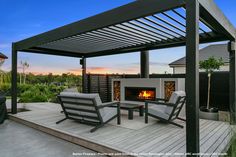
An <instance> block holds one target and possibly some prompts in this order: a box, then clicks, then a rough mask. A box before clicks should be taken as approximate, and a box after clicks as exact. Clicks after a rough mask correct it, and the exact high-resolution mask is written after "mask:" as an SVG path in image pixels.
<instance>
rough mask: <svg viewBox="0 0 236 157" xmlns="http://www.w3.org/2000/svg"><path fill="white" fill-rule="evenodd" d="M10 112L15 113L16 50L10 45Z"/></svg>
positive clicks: (13, 45)
mask: <svg viewBox="0 0 236 157" xmlns="http://www.w3.org/2000/svg"><path fill="white" fill-rule="evenodd" d="M11 112H12V114H16V113H17V50H16V48H15V44H14V43H12V71H11Z"/></svg>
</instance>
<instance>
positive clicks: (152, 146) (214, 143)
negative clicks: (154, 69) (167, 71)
mask: <svg viewBox="0 0 236 157" xmlns="http://www.w3.org/2000/svg"><path fill="white" fill-rule="evenodd" d="M23 106H24V105H23ZM25 108H26V109H29V110H31V111H27V112H20V113H18V114H16V115H11V116H10V119H12V120H15V121H17V122H20V123H23V124H25V125H28V126H30V127H33V128H35V129H38V130H41V131H43V132H46V133H48V134H51V135H53V136H57V137H59V138H62V139H65V140H68V141H70V142H72V143H76V144H79V145H82V146H85V147H87V148H90V149H92V150H95V151H97V152H102V153H104V152H107V153H131V154H130V155H131V156H168V155H169V156H173V155H177V154H179V153H180V154H182V155H183V153H185V152H186V148H185V147H186V140H185V136H186V132H185V129H181V128H178V127H176V126H173V125H167V124H163V123H160V122H158V121H157V120H154V119H150V123H149V124H144V117H139V116H138V114H137V115H134V120H128V117H127V114H126V112H125V111H124V112H122V113H123V114H122V119H121V120H122V121H121V123H122V124H121V126H117V125H116V120H114V121H112V122H110V123H109V124H108V125H106V126H105V127H103V128H101V129H99V130H97V131H96V132H94V133H90V132H89V130H90V129H91V128H92V127H93V126H88V125H83V124H80V123H78V122H75V121H72V120H66V121H64V122H62V123H60V124H55V122H56V121H58V120H60V119H62V118H64V115H63V114H61V113H60V111H61V108H60V105H58V104H52V103H31V104H26V105H25ZM177 122H178V123H182V124H184V123H183V122H181V121H177ZM232 136H233V131H232V128H231V126H230V125H229V124H228V123H225V122H219V121H209V120H200V146H201V147H200V151H201V153H224V152H225V151H226V149H227V148H228V146H229V143H230V141H231V139H232ZM166 153H169V154H166ZM122 156H124V155H122ZM209 156H211V155H209Z"/></svg>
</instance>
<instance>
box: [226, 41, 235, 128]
mask: <svg viewBox="0 0 236 157" xmlns="http://www.w3.org/2000/svg"><path fill="white" fill-rule="evenodd" d="M228 51H229V58H230V68H229V70H230V72H229V88H230V89H229V90H230V91H229V97H230V101H229V102H230V122H231V124H233V125H235V124H236V112H235V110H236V103H235V99H236V92H235V91H236V80H235V78H236V77H235V75H236V72H235V70H236V67H235V66H236V61H235V59H236V58H235V51H236V43H235V41H231V42H229V43H228Z"/></svg>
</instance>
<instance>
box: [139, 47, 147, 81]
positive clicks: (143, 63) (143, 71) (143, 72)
mask: <svg viewBox="0 0 236 157" xmlns="http://www.w3.org/2000/svg"><path fill="white" fill-rule="evenodd" d="M140 77H141V78H149V51H141V52H140Z"/></svg>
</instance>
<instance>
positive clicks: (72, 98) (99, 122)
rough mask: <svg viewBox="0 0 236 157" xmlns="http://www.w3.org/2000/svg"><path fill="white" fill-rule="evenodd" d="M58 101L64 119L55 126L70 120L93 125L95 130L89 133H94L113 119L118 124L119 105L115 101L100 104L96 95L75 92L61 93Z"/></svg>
mask: <svg viewBox="0 0 236 157" xmlns="http://www.w3.org/2000/svg"><path fill="white" fill-rule="evenodd" d="M58 99H59V101H60V103H61V106H62V109H63V111H64V114H65V118H64V119H62V120H60V121H58V122H56V124H59V123H61V122H62V121H64V120H66V119H72V120H76V121H79V122H80V123H85V124H89V125H95V128H93V129H91V130H90V132H94V131H96V130H97V129H98V128H100V127H102V126H104V125H105V124H106V123H108V122H110V121H111V120H113V119H115V118H117V124H118V125H119V124H120V103H119V102H117V101H115V102H109V103H102V101H101V99H100V97H99V95H98V94H83V93H76V92H62V93H61V94H60V95H59V96H58ZM114 106H116V108H114Z"/></svg>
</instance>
